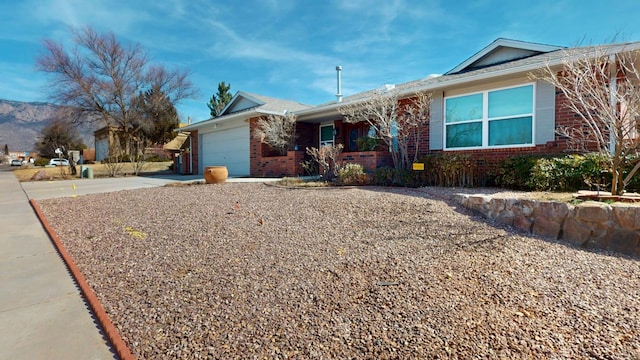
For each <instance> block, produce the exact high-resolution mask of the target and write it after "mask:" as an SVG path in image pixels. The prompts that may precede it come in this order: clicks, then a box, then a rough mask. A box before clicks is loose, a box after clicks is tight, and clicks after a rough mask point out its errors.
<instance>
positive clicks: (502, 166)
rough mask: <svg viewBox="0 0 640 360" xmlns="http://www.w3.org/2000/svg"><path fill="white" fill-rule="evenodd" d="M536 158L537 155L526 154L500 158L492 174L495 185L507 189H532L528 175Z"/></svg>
mask: <svg viewBox="0 0 640 360" xmlns="http://www.w3.org/2000/svg"><path fill="white" fill-rule="evenodd" d="M538 160H540V157H538V156H527V155H523V156H513V157H510V158H507V159H504V160H502V161H501V162H500V163H499V164H498V168H497V169H496V172H495V174H494V175H493V178H494V181H495V183H496V185H497V186H500V187H503V188H507V189H516V190H532V183H531V182H530V177H531V172H532V169H533V167H534V166H535V165H536V163H537V162H538Z"/></svg>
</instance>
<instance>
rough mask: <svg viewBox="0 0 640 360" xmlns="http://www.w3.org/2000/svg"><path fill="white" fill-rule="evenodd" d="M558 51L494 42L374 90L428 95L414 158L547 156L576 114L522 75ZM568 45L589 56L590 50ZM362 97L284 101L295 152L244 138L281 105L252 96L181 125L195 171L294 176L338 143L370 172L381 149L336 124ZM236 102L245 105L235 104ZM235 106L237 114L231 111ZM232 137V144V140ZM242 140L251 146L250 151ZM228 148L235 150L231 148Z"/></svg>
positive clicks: (384, 159) (382, 159)
mask: <svg viewBox="0 0 640 360" xmlns="http://www.w3.org/2000/svg"><path fill="white" fill-rule="evenodd" d="M601 48H604V49H606V51H607V52H609V53H611V54H615V53H619V52H623V51H629V50H637V49H640V43H628V44H612V45H604V46H602V47H601ZM563 49H564V48H563V47H559V46H551V45H543V44H535V43H529V42H522V41H515V40H508V39H497V40H495V41H494V42H492V43H491V44H489V45H488V46H486V47H485V48H483V49H482V50H481V51H479V52H477V53H476V54H474V55H473V56H471V57H470V58H468V59H466V60H465V61H463V62H462V63H460V64H459V65H457V66H455V67H454V68H453V69H452V70H450V71H449V72H447V73H446V74H444V75H442V76H437V77H429V78H426V79H421V80H416V81H411V82H407V83H403V84H398V85H396V86H395V87H394V86H387V87H386V88H383V89H382V90H385V89H391V88H394V91H398V92H400V94H401V95H402V97H403V98H409V97H411V96H413V95H414V94H416V93H417V92H419V91H430V92H432V93H433V100H432V104H431V118H430V122H429V125H428V126H426V128H425V129H424V131H423V137H422V138H421V139H420V149H422V150H423V154H422V155H426V154H430V153H437V152H449V153H463V154H470V155H471V156H473V158H474V159H475V160H476V163H477V166H478V168H479V169H481V171H489V170H491V169H492V168H494V167H495V166H496V165H497V164H498V162H499V161H500V160H502V159H504V158H506V157H509V156H514V155H524V154H550V153H558V152H562V151H565V150H566V149H567V144H566V139H564V138H562V137H560V136H559V135H557V134H556V131H555V130H556V128H557V127H559V126H563V125H571V124H572V121H573V120H574V119H575V117H576V115H575V114H572V113H570V112H568V111H567V110H566V109H564V108H563V106H562V103H563V102H564V101H566V100H565V98H564V96H563V95H562V94H561V93H559V92H558V93H557V92H556V89H555V87H554V86H552V85H550V84H548V83H546V82H543V81H540V80H532V78H531V76H530V75H531V73H532V72H535V71H537V70H540V69H542V68H544V67H545V66H546V65H547V64H548V65H550V66H552V67H554V66H557V67H558V69H560V68H561V65H562V61H563V58H564V57H565V56H566V53H565V52H564V51H562V50H563ZM573 50H576V51H578V53H581V54H589V53H591V52H593V50H594V47H583V48H577V49H573ZM616 75H617V74H616V71H612V79H615V76H616ZM612 81H615V80H612ZM243 94H244V95H243ZM370 94H371V92H370V91H368V92H363V93H360V94H355V95H353V96H349V97H345V98H344V99H342V101H333V102H330V103H326V104H322V105H319V106H315V107H301V108H298V109H295V108H293V107H288V108H287V107H286V106H284V108H287V110H288V111H293V112H295V114H296V115H297V117H298V127H297V137H298V144H299V148H300V150H301V151H298V152H289V154H287V156H285V157H282V156H280V157H275V156H270V155H272V154H270V153H269V151H268V148H265V147H264V146H261V144H260V143H259V140H258V139H254V138H253V137H252V136H250V135H249V130H251V131H252V130H253V128H254V127H255V121H257V117H259V116H261V115H264V114H268V113H273V112H275V113H280V114H281V113H282V111H283V110H284V108H282V107H281V108H278V109H274V111H273V112H261V111H260V110H259V108H260V106H259V105H258V103H260V101H257V100H256V98H257V96H256V95H250V94H247V93H238V94H237V95H236V97H235V98H234V100H235V101H236V102H238V103H239V104H235V105H231V108H232V109H229V110H232V111H229V112H228V113H227V114H226V115H225V116H223V117H222V118H217V119H211V120H207V121H204V122H202V123H197V124H194V125H191V126H190V129H189V130H198V131H199V132H200V135H199V136H198V140H199V144H200V145H199V146H200V149H201V150H202V149H206V153H201V154H202V156H201V157H200V159H202V161H203V162H201V163H200V169H199V170H200V171H201V170H202V166H203V165H217V164H218V163H219V164H224V165H227V166H231V167H230V168H233V169H237V170H235V171H231V170H230V174H234V172H235V173H237V174H242V175H245V174H248V175H251V176H282V175H299V174H300V168H299V166H298V165H297V164H298V162H299V161H298V160H302V158H303V157H304V151H303V150H304V148H305V147H306V146H315V147H319V146H321V145H325V144H338V143H341V144H343V145H344V147H345V150H344V152H343V154H342V159H341V160H344V161H348V162H356V163H360V164H362V165H363V166H364V167H365V168H366V169H367V170H370V171H371V170H374V169H376V168H378V167H381V166H391V159H390V157H389V153H388V152H387V151H384V149H377V151H376V150H374V151H359V150H360V149H357V148H356V147H355V145H354V144H355V140H356V139H357V138H358V137H362V136H364V135H367V133H368V132H369V129H368V127H367V126H365V124H364V123H359V124H347V123H343V121H342V119H343V117H342V115H341V114H340V112H339V108H340V107H341V106H343V105H344V104H345V103H349V102H357V101H358V100H362V99H364V98H366V97H367V96H369V95H370ZM250 99H253V100H250ZM278 101H279V102H280V101H282V100H278ZM282 102H284V101H282ZM264 103H266V102H262V104H264ZM241 104H244V105H246V106H244V107H243V106H239V105H241ZM241 110H242V111H244V113H243V112H240V113H238V111H241ZM226 122H228V125H227V124H226ZM216 125H218V126H219V128H218V129H216ZM235 126H242V127H243V130H242V136H241V137H240V136H238V137H236V136H226V135H225V136H216V135H213V134H215V133H216V132H217V133H218V134H220V131H221V130H223V129H226V128H227V127H229V128H230V127H235ZM205 132H206V134H207V136H205V135H204V134H205ZM229 134H231V133H229ZM236 138H237V139H238V142H236V141H234V139H236ZM248 142H250V143H251V153H250V154H249V153H248V148H247V143H248ZM236 148H238V150H237V151H239V152H240V153H238V154H236V153H234V152H235V151H236V150H235V149H236ZM240 148H241V149H240ZM381 150H382V151H381ZM300 153H301V154H300ZM247 159H250V161H247ZM195 161H197V160H194V162H195Z"/></svg>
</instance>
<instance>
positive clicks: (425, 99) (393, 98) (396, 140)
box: [338, 89, 432, 170]
mask: <svg viewBox="0 0 640 360" xmlns="http://www.w3.org/2000/svg"><path fill="white" fill-rule="evenodd" d="M431 98H432V94H431V93H429V92H421V93H418V94H416V95H414V96H412V97H410V98H406V99H402V98H401V97H400V93H399V92H398V91H397V90H395V89H394V90H388V91H379V90H378V91H374V92H373V93H372V94H371V96H369V97H368V98H366V99H364V100H362V101H354V102H352V103H346V104H345V105H343V106H341V107H340V108H339V109H338V111H340V113H341V114H342V115H343V116H344V121H345V122H347V123H357V122H362V121H364V122H366V123H368V124H369V125H370V126H371V127H372V128H373V129H374V130H375V133H376V136H377V137H378V138H379V139H381V140H382V142H384V144H385V145H386V146H387V147H388V148H389V152H391V158H392V159H393V164H394V167H395V168H396V169H398V170H399V169H407V168H409V166H410V165H411V162H412V161H415V160H417V158H418V155H419V143H420V142H419V139H420V135H421V132H422V129H423V128H424V125H426V124H427V123H428V122H429V116H430V106H431ZM410 145H413V147H411V148H410ZM410 150H412V151H410Z"/></svg>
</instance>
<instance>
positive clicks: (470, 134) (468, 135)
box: [447, 122, 482, 148]
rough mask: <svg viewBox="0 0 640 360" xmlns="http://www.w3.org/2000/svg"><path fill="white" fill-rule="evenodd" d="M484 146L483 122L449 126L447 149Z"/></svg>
mask: <svg viewBox="0 0 640 360" xmlns="http://www.w3.org/2000/svg"><path fill="white" fill-rule="evenodd" d="M471 146H482V122H472V123H464V124H457V125H447V148H458V147H471Z"/></svg>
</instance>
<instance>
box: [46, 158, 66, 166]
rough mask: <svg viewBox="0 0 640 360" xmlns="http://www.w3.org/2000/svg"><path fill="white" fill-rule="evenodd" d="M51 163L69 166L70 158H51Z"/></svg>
mask: <svg viewBox="0 0 640 360" xmlns="http://www.w3.org/2000/svg"><path fill="white" fill-rule="evenodd" d="M49 165H55V166H69V160H67V159H51V160H49Z"/></svg>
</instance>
